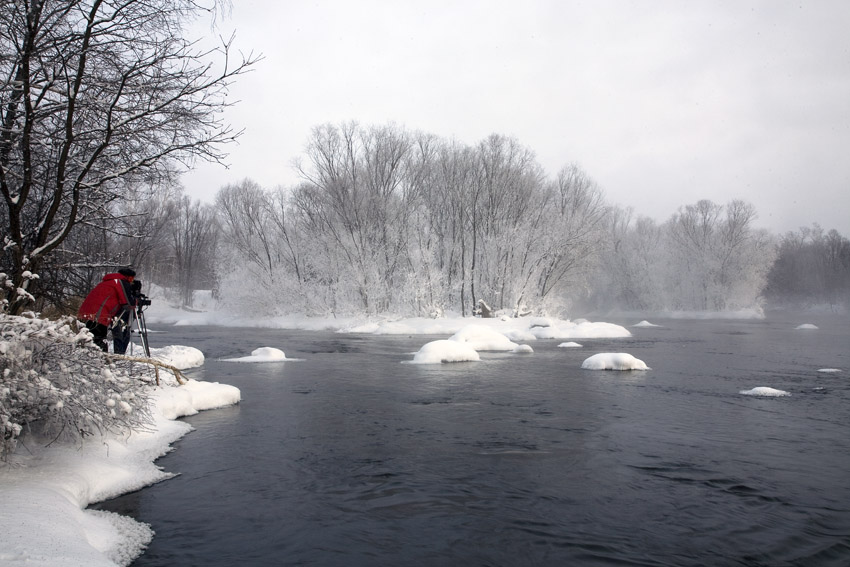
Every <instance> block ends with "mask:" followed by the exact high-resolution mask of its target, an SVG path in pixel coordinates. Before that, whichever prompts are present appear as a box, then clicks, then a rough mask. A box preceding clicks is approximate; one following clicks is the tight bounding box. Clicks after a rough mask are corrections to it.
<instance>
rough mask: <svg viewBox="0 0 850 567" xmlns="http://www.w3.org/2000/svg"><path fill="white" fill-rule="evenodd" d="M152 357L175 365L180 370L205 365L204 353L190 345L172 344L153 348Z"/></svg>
mask: <svg viewBox="0 0 850 567" xmlns="http://www.w3.org/2000/svg"><path fill="white" fill-rule="evenodd" d="M151 358H155V359H157V360H159V361H160V362H164V363H165V364H170V365H171V366H175V367H177V368H179V369H180V370H186V369H187V368H198V367H199V366H203V365H204V353H202V352H201V351H200V350H198V349H196V348H194V347H190V346H176V345H172V346H166V347H162V348H152V349H151Z"/></svg>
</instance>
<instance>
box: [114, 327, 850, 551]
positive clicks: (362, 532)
mask: <svg viewBox="0 0 850 567" xmlns="http://www.w3.org/2000/svg"><path fill="white" fill-rule="evenodd" d="M830 321H831V322H826V323H820V322H819V325H818V326H819V327H821V329H820V330H819V331H817V332H814V333H813V332H806V333H802V334H801V332H800V331H795V330H794V326H795V325H796V324H798V323H799V321H798V322H797V323H794V324H791V322H788V321H777V320H770V319H768V320H766V321H736V322H729V321H713V322H712V321H663V325H664V326H662V327H649V328H638V329H633V333H634V335H635V336H634V337H633V338H631V339H618V340H582V341H581V342H582V344H584V348H581V349H565V348H558V347H557V344H559V343H560V342H562V341H555V340H552V341H536V342H534V343H533V347H534V351H535V352H534V354H533V355H506V354H495V353H493V354H486V353H485V354H483V355H482V358H483V360H482V361H481V362H480V363H461V364H453V365H439V366H420V365H410V364H401V362H402V361H406V360H410V359H412V353H413V352H415V351H416V350H417V349H418V348H419V347H420V346H422V344H424V343H425V342H427V341H428V340H431V339H432V338H433V337H371V336H370V337H366V336H346V335H339V334H332V333H305V332H294V331H271V330H259V329H240V330H239V331H238V333H234V332H233V330H232V329H216V328H190V327H179V328H174V329H173V330H172V329H169V330H168V332H167V333H157V334H155V335H152V340H153V339H154V338H155V339H156V340H158V341H160V344H163V345H164V344H185V345H191V346H195V347H198V348H200V349H201V350H202V351H203V352H204V354H205V355H206V357H207V363H206V364H205V366H204V368H203V369H199V370H196V371H193V373H192V374H193V377H195V378H198V379H205V380H211V381H219V382H224V383H230V384H234V385H236V386H237V387H239V388H240V389H241V390H242V398H243V401H242V403H241V404H240V405H238V406H236V407H231V408H224V409H221V410H214V411H207V412H202V413H200V414H198V415H196V416H193V417H191V418H188V419H187V421H189V422H190V423H191V424H192V425H193V426H194V427H195V429H196V430H195V431H194V432H193V433H191V434H190V435H188V436H187V437H185V438H184V439H183V440H181V441H179V442H178V443H177V444H176V450H175V451H174V452H172V453H170V454H169V455H167V456H166V457H164V458H162V459H161V460H160V461H159V464H160V465H161V466H162V467H163V468H165V469H166V470H168V471H172V472H178V473H180V476H178V477H177V478H174V479H172V480H169V481H167V482H164V483H161V484H158V485H156V486H153V487H150V488H148V489H145V490H143V491H140V492H137V493H134V494H131V495H127V496H125V497H122V498H119V499H116V500H114V501H111V502H109V503H106V504H104V507H106V508H108V509H113V510H116V511H123V512H125V513H128V514H130V515H132V516H133V517H135V518H137V519H139V520H141V521H145V522H148V523H150V524H152V526H153V528H154V530H155V531H156V534H157V535H156V537H155V538H154V541H153V543H152V544H151V546H150V548H149V550H148V552H147V553H146V554H145V555H143V556H142V557H140V558H139V560H138V561H137V562H136V565H139V566H153V565H162V566H165V565H234V564H244V565H346V566H350V565H370V566H372V565H459V564H463V565H544V564H547V565H548V564H558V565H566V564H575V565H610V564H615V563H616V564H634V565H783V564H785V565H792V564H794V565H797V564H799V565H847V564H848V563H850V483H848V482H847V478H848V477H847V474H848V471H850V451H848V449H850V436H848V427H850V376H848V372H846V371H845V372H841V373H835V374H824V373H818V372H817V370H818V369H819V368H824V367H834V368H844V369H847V370H850V360H849V359H848V352H847V344H848V337H850V329H848V326H847V323H846V320H841V319H834V320H830ZM653 322H656V323H658V321H653ZM807 322H808V321H807ZM153 346H159V345H157V344H155V345H153ZM260 346H272V347H275V348H280V349H281V350H283V351H284V352H286V355H287V357H292V358H299V359H301V361H299V362H285V363H261V364H253V365H251V364H232V363H225V362H218V360H217V359H221V358H227V357H234V356H244V355H246V354H248V353H250V352H251V351H252V350H253V349H255V348H257V347H260ZM596 352H628V353H630V354H633V355H635V356H636V357H638V358H640V359H641V360H644V361H646V362H647V364H648V365H649V366H651V367H652V368H653V370H652V371H649V372H598V371H596V372H594V371H586V370H581V369H580V366H581V362H582V360H584V358H586V357H587V356H590V355H591V354H593V353H596ZM756 386H770V387H773V388H777V389H781V390H785V391H788V392H790V393H791V394H792V395H791V396H790V397H787V398H771V399H767V398H752V397H746V396H741V395H739V394H738V392H739V391H741V390H744V389H751V388H753V387H756Z"/></svg>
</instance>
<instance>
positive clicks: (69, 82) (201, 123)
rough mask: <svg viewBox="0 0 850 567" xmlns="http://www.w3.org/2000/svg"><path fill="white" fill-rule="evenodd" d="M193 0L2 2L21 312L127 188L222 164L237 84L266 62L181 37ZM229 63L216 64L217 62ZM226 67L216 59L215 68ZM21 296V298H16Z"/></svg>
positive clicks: (5, 145) (9, 249)
mask: <svg viewBox="0 0 850 567" xmlns="http://www.w3.org/2000/svg"><path fill="white" fill-rule="evenodd" d="M215 2H216V0H210V6H209V8H204V7H203V6H202V5H201V4H200V3H199V2H196V1H195V0H128V1H125V2H110V1H104V0H63V1H61V2H60V1H58V0H20V1H15V2H3V3H0V21H2V22H3V25H2V26H0V195H2V199H0V211H2V220H0V228H2V231H0V232H2V234H3V238H4V242H3V254H2V256H0V262H2V268H3V271H5V272H6V273H7V274H9V275H10V277H11V278H12V280H13V283H14V285H13V291H12V293H11V294H10V293H7V296H6V298H7V299H8V300H9V309H10V312H12V313H19V312H20V311H21V310H22V309H23V308H24V304H25V299H26V297H27V295H26V294H27V293H28V292H27V289H28V288H29V287H30V286H31V283H32V282H33V279H32V278H30V277H28V274H33V273H37V272H38V270H39V269H40V268H41V267H42V266H43V264H44V262H45V258H47V257H48V256H49V255H50V254H51V253H53V252H54V251H55V250H57V248H59V247H60V246H61V245H62V243H63V242H64V241H65V240H66V239H67V238H68V236H69V235H70V234H71V232H72V230H73V229H74V228H75V227H76V226H77V225H79V224H81V223H89V224H91V225H93V226H98V225H99V224H103V223H107V222H108V221H109V219H110V217H111V214H112V212H113V211H112V210H111V209H110V208H109V204H110V203H112V202H113V201H115V200H116V199H119V198H121V197H122V196H123V195H124V194H125V192H126V190H127V188H128V187H129V186H131V185H132V186H139V184H140V183H142V182H147V184H148V186H150V187H156V186H158V181H159V180H161V179H163V178H167V177H168V176H170V175H172V174H173V172H174V171H175V168H176V166H177V165H178V164H181V163H183V164H186V163H188V162H190V161H191V160H193V159H195V158H204V159H211V160H219V159H221V158H222V157H223V154H222V153H221V152H222V145H223V144H226V143H227V142H230V141H232V140H233V139H234V138H235V137H236V136H237V134H238V133H237V132H234V131H233V130H232V129H231V128H230V127H229V126H227V125H226V124H224V123H223V122H222V120H221V111H222V110H223V109H224V108H225V107H226V106H227V105H228V104H229V103H228V102H227V101H226V99H225V94H226V91H227V87H228V85H229V84H230V82H231V81H232V80H233V79H234V78H235V77H236V76H238V75H239V74H241V73H243V72H244V71H246V70H247V69H248V68H249V67H250V65H251V63H252V62H253V61H254V60H255V59H253V58H252V57H247V58H242V57H239V58H236V60H235V62H234V61H233V57H232V50H231V45H230V42H225V43H224V44H223V45H221V46H220V47H219V48H217V49H214V50H212V51H204V50H201V49H199V48H198V47H197V46H196V45H195V44H193V43H191V42H190V41H188V40H186V39H184V30H185V26H186V24H187V23H188V22H189V21H191V19H192V18H194V17H196V16H197V15H199V14H202V13H205V12H206V11H208V10H210V9H214V8H215ZM216 56H218V57H216ZM215 59H218V62H215V61H214V60H215ZM18 290H21V292H22V293H18Z"/></svg>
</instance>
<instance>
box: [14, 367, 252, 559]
mask: <svg viewBox="0 0 850 567" xmlns="http://www.w3.org/2000/svg"><path fill="white" fill-rule="evenodd" d="M152 394H153V395H152V400H153V401H152V408H151V410H152V414H153V416H154V422H155V423H154V426H153V427H152V429H151V431H148V432H142V433H133V434H130V435H128V436H126V437H123V438H119V437H117V436H106V437H104V438H103V439H102V442H98V441H94V440H89V441H88V442H86V443H85V444H84V445H83V446H67V445H65V446H62V445H59V446H53V447H49V448H41V447H40V446H37V445H36V444H35V443H33V447H32V449H33V454H31V455H15V456H13V457H12V458H11V459H10V462H9V463H8V464H6V465H5V466H4V467H3V468H0V479H2V482H0V522H2V525H4V526H6V528H5V529H4V531H5V534H4V538H3V539H4V540H5V541H4V544H3V546H2V549H0V564H3V565H9V566H14V565H17V564H21V565H30V566H32V565H35V566H42V565H43V566H49V565H86V566H92V567H100V566H103V567H114V566H115V565H128V564H129V563H131V562H132V561H133V560H134V559H135V558H136V557H138V556H139V555H141V553H143V552H144V549H145V548H146V547H147V545H148V544H149V543H150V541H151V538H152V537H153V532H152V531H151V530H150V527H149V526H147V525H146V524H142V523H140V522H137V521H135V520H133V519H132V518H128V517H126V516H120V515H118V514H113V513H111V512H102V511H97V510H88V509H86V508H87V507H88V506H89V505H91V504H93V503H95V502H100V501H103V500H107V499H110V498H114V497H116V496H119V495H121V494H126V493H128V492H132V491H134V490H139V489H141V488H143V487H145V486H150V485H152V484H155V483H157V482H161V481H163V480H166V479H168V478H171V477H172V476H174V475H173V474H170V473H167V472H164V471H163V470H162V469H160V468H159V467H158V466H156V465H155V464H154V461H155V460H156V459H157V458H159V457H160V456H162V455H164V454H166V453H168V452H169V451H171V449H172V447H171V444H172V443H174V442H175V441H177V440H178V439H180V438H181V437H183V436H184V435H185V434H186V433H188V432H190V431H191V430H192V428H191V426H190V425H189V424H187V423H185V422H181V421H176V420H177V419H178V418H179V417H183V416H187V415H194V414H196V413H198V412H199V411H203V410H206V409H214V408H218V407H224V406H228V405H234V404H237V403H238V402H239V401H240V400H241V392H240V391H239V389H238V388H236V387H234V386H230V385H226V384H219V383H217V382H197V381H195V380H189V383H188V384H186V385H184V386H180V387H173V386H164V387H159V388H157V389H156V390H155V391H154V392H153V393H152Z"/></svg>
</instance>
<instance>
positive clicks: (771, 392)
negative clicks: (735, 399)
mask: <svg viewBox="0 0 850 567" xmlns="http://www.w3.org/2000/svg"><path fill="white" fill-rule="evenodd" d="M738 393H739V394H743V395H745V396H766V397H772V398H778V397H782V396H790V395H791V394H789V393H788V392H785V391H783V390H777V389H775V388H768V387H767V386H759V387H757V388H753V389H752V390H741V391H740V392H738Z"/></svg>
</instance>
